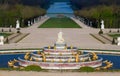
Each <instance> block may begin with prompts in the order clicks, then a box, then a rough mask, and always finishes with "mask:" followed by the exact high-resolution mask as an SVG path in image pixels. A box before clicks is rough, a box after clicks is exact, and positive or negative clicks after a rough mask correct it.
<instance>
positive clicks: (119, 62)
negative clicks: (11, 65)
mask: <svg viewBox="0 0 120 76" xmlns="http://www.w3.org/2000/svg"><path fill="white" fill-rule="evenodd" d="M98 56H99V57H101V58H103V60H109V61H111V62H112V63H113V67H112V68H111V69H120V55H107V54H99V55H98ZM18 57H20V58H23V57H24V54H0V68H7V67H8V64H7V63H8V61H10V60H13V59H17V58H18Z"/></svg>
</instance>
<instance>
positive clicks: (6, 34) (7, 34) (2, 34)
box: [0, 33, 11, 37]
mask: <svg viewBox="0 0 120 76" xmlns="http://www.w3.org/2000/svg"><path fill="white" fill-rule="evenodd" d="M9 35H11V34H10V33H0V36H4V37H7V36H9Z"/></svg>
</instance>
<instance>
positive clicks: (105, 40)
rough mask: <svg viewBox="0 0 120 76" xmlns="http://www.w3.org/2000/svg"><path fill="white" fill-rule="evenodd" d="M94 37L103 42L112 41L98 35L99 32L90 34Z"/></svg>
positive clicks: (109, 42) (108, 42)
mask: <svg viewBox="0 0 120 76" xmlns="http://www.w3.org/2000/svg"><path fill="white" fill-rule="evenodd" d="M91 35H92V36H93V37H94V38H96V39H97V40H99V41H100V42H102V43H103V44H111V43H112V42H111V41H110V40H108V39H106V38H105V37H103V36H101V35H99V34H91Z"/></svg>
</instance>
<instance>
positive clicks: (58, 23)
mask: <svg viewBox="0 0 120 76" xmlns="http://www.w3.org/2000/svg"><path fill="white" fill-rule="evenodd" d="M39 28H81V27H80V26H79V25H78V24H77V23H75V22H74V21H73V20H71V19H70V18H67V17H64V18H50V19H48V20H47V21H46V22H45V23H43V24H42V25H41V26H39Z"/></svg>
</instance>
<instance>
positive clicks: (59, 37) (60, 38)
mask: <svg viewBox="0 0 120 76" xmlns="http://www.w3.org/2000/svg"><path fill="white" fill-rule="evenodd" d="M64 41H65V40H64V38H63V33H62V32H59V33H58V39H57V43H64Z"/></svg>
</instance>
